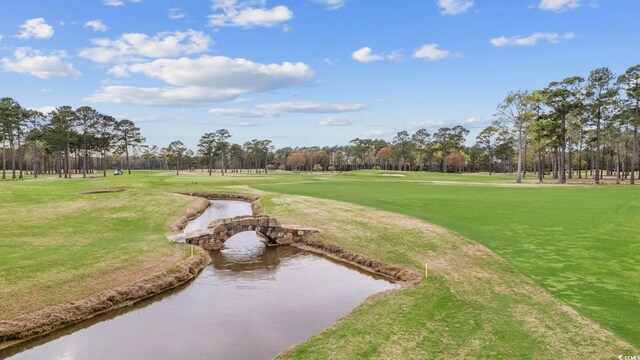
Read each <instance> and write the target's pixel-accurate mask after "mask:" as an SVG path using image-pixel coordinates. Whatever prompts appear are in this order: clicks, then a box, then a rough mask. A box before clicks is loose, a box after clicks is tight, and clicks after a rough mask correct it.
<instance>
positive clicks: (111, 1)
mask: <svg viewBox="0 0 640 360" xmlns="http://www.w3.org/2000/svg"><path fill="white" fill-rule="evenodd" d="M129 2H130V3H134V4H135V3H139V2H142V0H129ZM102 4H103V5H106V6H114V7H118V6H124V4H125V1H124V0H102Z"/></svg>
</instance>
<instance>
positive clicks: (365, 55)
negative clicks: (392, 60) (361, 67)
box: [351, 47, 384, 64]
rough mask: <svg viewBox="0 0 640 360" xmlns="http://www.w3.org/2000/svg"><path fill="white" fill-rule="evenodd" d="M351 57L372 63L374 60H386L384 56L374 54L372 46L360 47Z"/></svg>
mask: <svg viewBox="0 0 640 360" xmlns="http://www.w3.org/2000/svg"><path fill="white" fill-rule="evenodd" d="M351 58H352V59H353V60H355V61H359V62H361V63H365V64H366V63H370V62H372V61H380V60H384V56H382V55H374V54H373V50H371V48H370V47H363V48H361V49H358V50H356V51H354V52H353V54H351Z"/></svg>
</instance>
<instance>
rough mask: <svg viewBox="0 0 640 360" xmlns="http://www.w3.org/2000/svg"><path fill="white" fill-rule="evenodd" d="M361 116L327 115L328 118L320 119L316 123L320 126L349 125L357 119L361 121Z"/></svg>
mask: <svg viewBox="0 0 640 360" xmlns="http://www.w3.org/2000/svg"><path fill="white" fill-rule="evenodd" d="M361 120H362V119H361V118H345V117H339V116H329V117H328V118H326V119H324V120H321V121H320V122H319V123H318V125H320V126H350V125H353V124H355V123H357V122H358V121H361Z"/></svg>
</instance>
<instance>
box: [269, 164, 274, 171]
mask: <svg viewBox="0 0 640 360" xmlns="http://www.w3.org/2000/svg"><path fill="white" fill-rule="evenodd" d="M275 169H276V166H275V165H272V164H269V165H267V170H269V171H273V170H275Z"/></svg>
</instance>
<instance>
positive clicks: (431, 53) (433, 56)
mask: <svg viewBox="0 0 640 360" xmlns="http://www.w3.org/2000/svg"><path fill="white" fill-rule="evenodd" d="M449 56H451V53H450V52H449V51H448V50H441V49H438V44H425V45H423V46H422V47H421V48H419V49H417V50H416V51H415V52H414V53H413V57H414V58H416V59H427V60H431V61H435V60H441V59H444V58H447V57H449Z"/></svg>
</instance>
